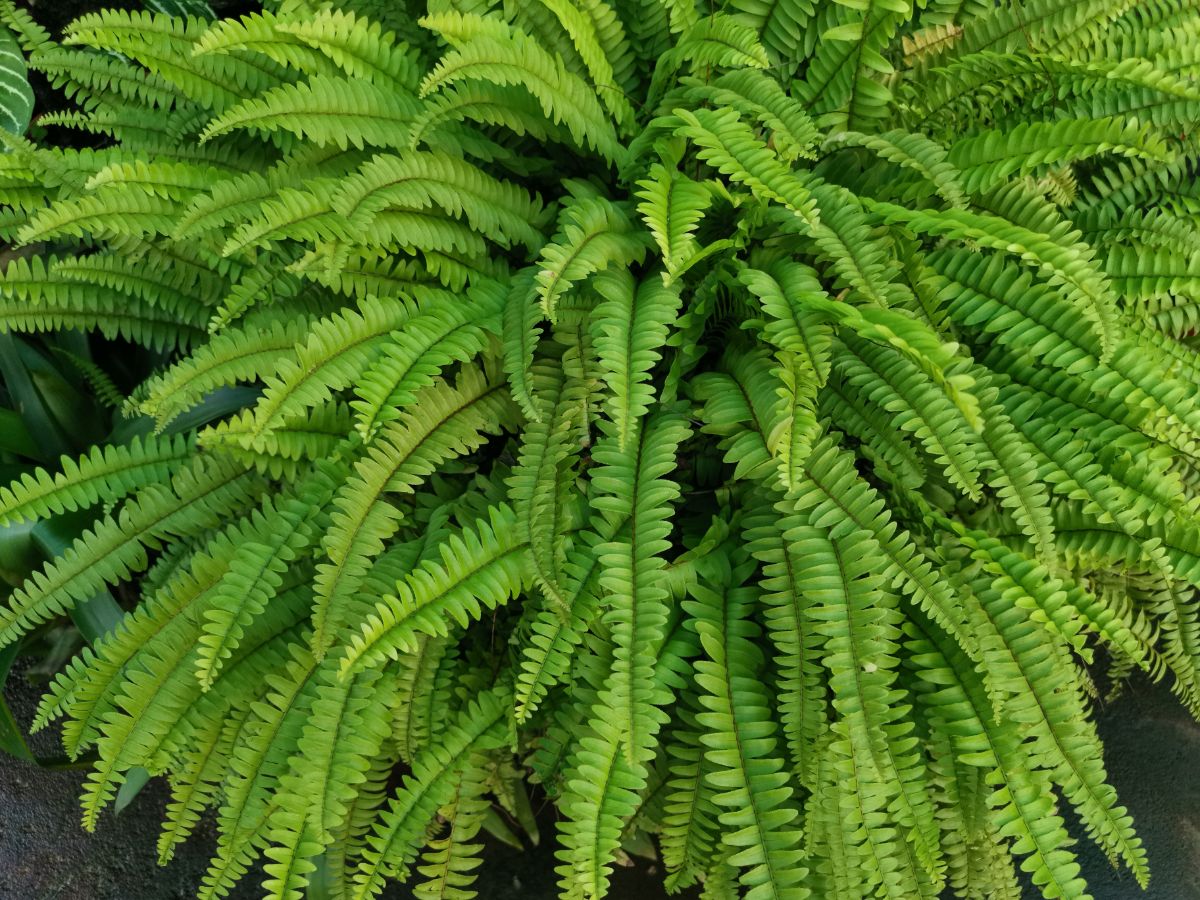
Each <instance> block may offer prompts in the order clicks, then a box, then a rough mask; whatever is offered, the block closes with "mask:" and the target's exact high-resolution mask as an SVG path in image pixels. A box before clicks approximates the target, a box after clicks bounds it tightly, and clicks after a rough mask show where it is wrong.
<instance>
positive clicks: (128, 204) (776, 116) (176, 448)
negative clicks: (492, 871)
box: [0, 0, 1200, 900]
mask: <svg viewBox="0 0 1200 900" xmlns="http://www.w3.org/2000/svg"><path fill="white" fill-rule="evenodd" d="M409 6H410V5H406V4H374V3H369V2H366V0H359V2H353V3H345V4H342V5H327V4H317V3H309V2H306V0H285V2H283V3H279V4H272V5H268V7H267V8H266V9H264V11H262V12H261V13H256V14H253V15H247V16H245V17H243V18H240V19H236V20H235V19H227V20H220V21H215V22H212V21H205V20H201V19H196V18H172V17H170V16H168V15H164V14H161V13H147V12H125V11H119V12H102V13H97V14H93V15H88V16H84V17H83V18H81V19H79V20H77V21H76V22H74V23H73V24H72V25H70V26H69V27H68V28H67V29H66V31H65V34H64V36H63V38H62V40H61V41H56V40H54V39H52V38H51V37H50V36H49V35H48V34H47V33H46V32H44V31H43V30H41V29H40V28H38V26H37V25H36V24H34V23H33V22H32V21H31V20H30V19H29V18H28V16H26V15H25V14H24V13H22V12H20V11H18V10H16V9H14V8H13V7H11V6H9V7H7V8H6V9H5V12H4V19H5V21H6V22H7V23H8V24H9V25H10V26H11V27H12V28H13V29H14V30H15V31H16V32H17V33H18V34H19V35H20V38H21V41H22V45H23V48H24V50H25V51H26V53H27V54H28V58H29V61H30V65H31V66H33V67H34V68H35V69H37V70H39V71H41V72H42V73H44V74H45V75H46V76H47V77H48V78H49V79H50V80H51V81H52V82H53V83H54V84H55V85H57V86H58V87H60V88H61V89H62V90H63V91H64V92H65V93H66V94H67V95H68V96H69V97H71V98H72V99H73V100H74V101H75V102H76V104H77V106H78V109H77V110H76V111H73V112H63V113H55V114H52V115H50V116H46V117H43V119H42V124H43V125H45V126H46V127H47V128H68V129H75V130H77V131H79V132H81V133H83V134H84V135H92V136H94V137H95V140H94V141H93V142H92V143H93V144H94V146H92V147H90V148H87V149H68V148H65V147H61V146H56V145H54V144H53V143H52V142H49V143H48V142H41V143H38V144H35V143H32V142H29V141H24V140H18V139H15V138H10V139H8V143H9V152H8V153H6V154H4V155H3V156H2V157H0V167H3V169H4V171H3V174H2V176H0V177H2V178H3V183H2V185H0V194H2V198H3V199H4V201H5V202H6V203H7V207H6V209H5V212H4V216H3V221H2V223H0V225H2V227H3V231H4V234H5V236H7V237H8V238H9V239H10V240H11V241H12V242H14V243H15V244H16V245H17V246H18V247H23V248H29V250H30V252H29V254H28V255H25V256H20V257H18V258H16V259H14V260H13V261H12V262H11V263H9V265H8V266H7V268H6V270H5V271H4V274H3V278H2V279H0V327H2V328H3V329H4V330H5V331H12V332H26V333H33V334H41V333H45V332H48V331H57V330H60V329H86V330H90V331H93V332H96V333H98V334H99V335H102V336H103V337H105V338H108V339H111V340H117V341H127V342H132V343H134V344H140V345H145V346H147V347H150V348H153V349H155V350H156V351H159V352H160V353H161V358H162V360H163V363H162V365H161V367H160V368H159V369H158V370H157V371H156V372H155V374H153V376H152V377H150V378H149V379H148V380H146V381H145V382H144V383H143V384H141V385H140V386H139V387H138V388H137V389H136V391H135V392H134V393H133V395H132V396H131V397H130V398H129V400H128V401H127V404H126V409H127V412H128V414H129V415H130V416H131V417H139V416H140V417H144V418H138V419H135V421H137V422H145V423H146V424H145V426H144V427H141V428H140V431H139V429H136V428H134V429H131V430H132V431H139V436H138V437H136V438H134V439H131V440H128V441H127V442H126V443H117V444H114V445H113V446H110V447H107V448H105V449H97V450H95V451H92V452H90V453H88V454H86V455H84V456H83V457H81V458H78V459H66V460H64V461H63V462H62V464H61V466H60V467H59V469H58V470H54V469H47V470H44V471H41V472H39V473H37V474H31V475H28V476H26V477H23V478H21V479H20V480H18V481H17V482H15V483H13V484H11V485H10V486H9V487H8V488H7V489H6V490H4V491H3V492H0V517H2V518H3V519H4V521H15V520H17V519H36V518H43V517H47V516H55V515H59V514H61V513H64V512H68V511H72V510H78V509H85V508H86V509H95V510H97V514H96V517H95V519H94V523H93V524H92V525H91V526H90V528H89V529H88V531H87V532H86V533H85V534H83V535H82V536H81V537H80V538H79V540H77V541H76V542H75V543H74V544H73V545H72V546H71V547H69V548H68V549H66V551H65V552H64V553H63V554H62V555H61V556H60V557H58V558H57V559H55V560H54V561H53V562H51V563H50V564H48V565H47V566H46V567H45V568H44V569H42V570H41V571H40V572H38V573H36V574H34V575H33V576H32V577H31V578H30V579H29V580H28V581H27V582H26V583H25V584H24V585H23V587H22V588H21V589H20V590H19V591H17V592H16V593H15V594H14V595H13V596H12V598H11V599H10V600H9V601H8V603H7V605H6V606H5V607H4V608H3V609H2V610H0V643H4V644H8V643H11V642H13V641H15V640H17V639H18V638H19V637H20V636H21V635H22V634H24V633H26V632H27V631H29V630H30V629H32V628H35V627H37V626H38V625H39V624H40V623H43V622H46V621H48V620H50V619H52V618H54V617H56V616H59V615H61V614H62V613H64V612H65V611H67V610H69V609H71V608H72V607H73V606H74V605H75V604H77V603H79V602H80V601H82V600H84V599H86V598H87V597H89V596H90V595H92V594H93V593H94V592H96V591H97V590H99V589H101V588H103V587H104V586H105V585H111V584H115V583H120V582H127V581H132V582H134V583H136V584H137V586H138V588H139V593H140V597H141V600H140V602H139V603H138V604H137V605H136V607H134V608H132V609H130V610H129V611H128V612H127V614H126V616H125V617H124V619H123V621H122V623H121V625H120V626H119V628H117V629H116V630H115V631H114V632H113V633H112V634H111V635H109V636H108V637H106V638H104V639H103V640H101V641H99V642H98V643H97V644H96V645H95V646H94V647H91V648H88V649H86V650H84V651H83V653H82V654H81V655H80V656H79V657H78V658H76V659H75V660H74V661H73V662H72V663H71V664H70V665H69V667H68V668H67V669H66V670H65V671H64V672H63V673H62V674H61V675H60V676H59V677H58V678H57V679H56V680H55V682H54V684H53V688H52V690H51V691H50V693H49V694H48V695H47V697H46V698H45V700H44V701H43V703H42V706H41V708H40V710H39V712H38V716H37V721H36V723H35V724H36V725H37V726H44V725H45V724H47V723H48V722H50V721H52V720H54V719H57V718H60V717H61V718H62V719H63V720H64V723H63V736H64V742H65V745H66V749H67V750H68V752H70V753H71V754H80V753H83V752H84V751H85V750H90V751H94V752H95V754H96V755H97V760H98V761H97V762H96V764H95V766H94V770H93V772H92V774H91V775H90V777H89V779H88V781H87V784H86V786H85V790H84V796H83V801H82V802H83V822H84V825H85V826H86V827H89V828H90V827H93V826H94V825H95V823H96V821H97V817H98V816H99V815H100V814H101V812H102V810H103V809H104V807H105V806H106V805H107V804H108V803H109V802H110V801H111V800H112V799H113V797H114V794H115V793H116V792H117V790H118V789H119V787H120V786H121V784H122V783H123V781H124V779H126V777H127V775H128V773H129V772H130V771H132V770H135V769H137V768H139V767H141V768H144V769H146V770H148V771H149V772H151V773H155V774H165V775H167V777H168V778H169V779H170V782H171V786H172V790H173V795H174V799H173V801H172V803H171V804H170V806H169V808H168V811H167V815H166V822H165V826H164V831H163V835H162V838H161V840H160V842H159V851H160V855H161V857H162V859H163V861H166V860H168V859H170V857H171V855H172V853H173V852H174V850H175V848H176V847H177V846H178V844H179V842H180V841H182V840H184V839H185V838H186V837H187V835H188V834H189V832H190V831H191V830H192V828H193V827H194V826H195V824H196V823H197V821H198V820H199V817H200V815H201V813H202V811H203V810H204V809H205V808H214V809H215V810H216V818H217V822H218V827H219V831H220V841H219V845H218V848H217V851H216V854H215V857H214V859H213V861H212V865H211V868H210V870H209V872H208V875H207V877H206V878H205V880H204V882H203V884H202V885H201V886H200V889H199V895H200V896H201V897H205V898H213V897H220V896H223V895H224V894H225V893H227V892H228V890H229V889H230V887H231V885H233V884H234V883H235V882H236V881H237V880H238V879H239V878H241V877H242V876H243V875H245V873H247V871H249V869H250V867H251V866H252V864H253V863H254V861H255V859H256V858H258V857H262V858H263V859H265V864H264V865H263V871H265V873H266V883H265V891H266V895H267V896H269V897H279V898H284V897H299V896H301V895H302V894H303V892H304V891H305V890H306V888H310V889H312V890H313V891H314V892H315V891H318V890H320V891H323V892H324V894H323V895H324V896H333V897H346V898H356V900H362V898H368V897H373V896H376V895H377V894H378V893H379V891H380V890H381V888H382V887H383V885H384V884H385V883H386V882H387V881H388V880H389V879H404V878H408V879H410V880H412V881H414V882H415V883H417V884H418V885H420V887H419V891H420V892H421V896H427V897H443V898H444V897H469V896H472V889H471V883H472V878H473V873H474V870H475V867H476V865H477V864H478V854H479V852H480V842H479V841H478V840H477V837H478V835H479V833H480V831H481V829H482V828H484V827H490V828H494V827H496V826H495V824H494V823H495V821H496V815H497V813H496V810H498V809H499V810H501V811H504V812H506V813H507V815H508V816H509V817H511V820H512V821H519V822H523V823H526V827H532V825H531V818H530V815H529V814H528V807H527V805H528V795H527V794H526V789H525V787H524V786H523V784H524V783H525V782H532V783H535V784H536V785H538V788H537V790H540V791H544V792H545V794H546V795H548V796H549V797H551V798H553V800H554V802H555V804H556V805H557V810H558V821H557V826H556V829H557V841H558V847H559V849H558V859H559V861H560V865H559V867H558V874H559V876H560V883H561V890H562V895H563V896H564V897H567V898H600V897H603V896H605V895H606V894H608V893H609V883H610V882H609V879H610V874H611V871H612V867H613V865H614V864H615V863H616V862H618V861H619V860H620V859H621V858H622V856H623V855H624V854H627V853H631V852H655V853H658V854H660V856H661V860H662V863H663V867H664V868H665V871H666V887H667V889H668V890H671V891H675V890H680V889H684V888H687V887H689V886H692V885H696V884H698V883H699V884H701V885H702V886H703V895H704V896H705V897H707V898H726V897H730V898H732V897H738V896H744V897H747V898H750V900H766V898H778V900H783V898H788V900H792V898H803V897H814V898H854V900H857V898H863V897H887V898H897V900H901V898H902V900H912V898H931V900H932V898H936V897H939V896H942V895H943V893H944V892H946V891H949V892H950V893H951V894H953V895H954V896H958V897H963V898H985V897H986V898H1004V897H1012V898H1016V897H1018V896H1019V895H1020V888H1019V886H1018V884H1019V883H1018V876H1017V873H1016V867H1017V866H1020V868H1021V869H1023V870H1024V871H1025V872H1027V873H1028V875H1029V877H1030V878H1031V879H1032V881H1033V883H1035V884H1036V885H1037V886H1038V887H1039V888H1040V889H1041V892H1042V893H1043V895H1044V896H1046V897H1050V898H1057V897H1066V898H1084V897H1087V896H1088V889H1087V887H1086V885H1085V884H1084V881H1083V880H1082V879H1081V877H1080V874H1079V873H1080V869H1079V866H1078V864H1077V863H1076V861H1075V857H1074V855H1073V851H1072V849H1071V840H1070V839H1069V838H1068V835H1067V832H1066V829H1065V826H1064V819H1063V815H1062V814H1061V812H1060V809H1059V807H1060V805H1062V804H1067V805H1069V806H1070V807H1072V809H1073V810H1074V814H1075V815H1076V816H1077V817H1078V819H1079V820H1080V821H1081V822H1082V824H1083V828H1084V830H1085V831H1086V833H1087V836H1088V837H1089V838H1090V839H1091V840H1093V841H1095V842H1096V843H1097V844H1098V845H1099V846H1100V847H1101V848H1102V849H1103V851H1104V852H1105V853H1106V854H1107V855H1108V856H1109V857H1110V858H1111V859H1112V860H1113V861H1114V863H1118V864H1120V865H1123V866H1126V867H1128V868H1129V869H1130V870H1131V871H1132V872H1133V874H1134V876H1135V877H1136V878H1137V880H1138V881H1139V882H1140V883H1142V884H1145V883H1146V879H1147V877H1148V868H1147V860H1146V854H1145V851H1144V849H1143V847H1142V845H1141V843H1140V841H1139V839H1138V837H1137V836H1136V834H1135V832H1134V830H1133V825H1132V822H1131V820H1130V817H1129V815H1128V813H1127V812H1126V810H1125V809H1124V808H1123V807H1122V806H1121V805H1120V802H1119V800H1118V798H1117V797H1116V795H1115V792H1114V791H1113V789H1112V787H1111V786H1110V785H1109V784H1108V782H1107V778H1106V774H1105V770H1104V763H1103V759H1102V748H1101V745H1100V742H1099V740H1098V737H1097V734H1096V731H1095V727H1094V725H1093V723H1092V719H1091V716H1090V713H1091V707H1092V706H1093V704H1094V703H1095V699H1096V697H1097V691H1098V688H1097V686H1096V684H1095V682H1094V681H1093V674H1094V673H1096V672H1097V671H1099V668H1098V667H1099V665H1100V664H1101V663H1104V664H1106V665H1107V666H1108V670H1109V672H1110V674H1111V675H1112V676H1113V678H1114V679H1115V680H1116V682H1117V683H1119V681H1120V680H1121V679H1122V678H1123V677H1125V676H1126V675H1127V674H1128V673H1130V672H1132V671H1134V670H1136V669H1142V670H1145V671H1146V672H1148V673H1150V674H1151V675H1152V676H1154V677H1163V678H1168V679H1170V681H1171V683H1172V685H1173V686H1174V689H1175V691H1176V692H1177V694H1178V695H1179V697H1180V699H1181V700H1182V702H1184V703H1186V704H1187V705H1188V707H1189V708H1190V709H1192V710H1193V711H1200V670H1198V666H1200V620H1198V618H1197V606H1196V587H1197V586H1200V518H1198V506H1200V469H1198V467H1197V458H1198V457H1197V449H1196V448H1197V441H1198V440H1200V409H1198V408H1197V404H1196V401H1195V399H1194V398H1195V396H1196V389H1197V387H1198V386H1200V360H1198V359H1197V357H1196V356H1195V355H1194V354H1193V350H1192V347H1191V344H1192V343H1193V339H1192V336H1193V334H1194V331H1195V328H1196V325H1197V319H1198V314H1197V309H1198V308H1200V307H1198V306H1197V297H1198V296H1200V295H1198V292H1200V282H1198V280H1197V272H1200V220H1198V216H1200V194H1198V193H1197V187H1196V180H1195V177H1194V176H1195V173H1196V168H1197V159H1198V156H1197V147H1196V144H1195V142H1194V140H1193V137H1192V134H1193V131H1194V126H1195V124H1196V121H1197V118H1198V117H1200V87H1197V84H1196V76H1197V74H1198V67H1200V60H1198V58H1197V56H1196V53H1197V51H1196V49H1195V48H1196V46H1197V42H1196V33H1197V30H1198V29H1200V20H1198V19H1197V17H1196V15H1195V13H1194V11H1193V10H1192V9H1191V7H1190V6H1189V5H1187V4H1184V3H1182V2H1175V0H1161V2H1156V3H1153V4H1139V3H1131V2H1117V3H1114V2H1111V0H1028V2H1009V0H1006V2H1003V3H999V4H991V3H978V2H971V3H957V2H952V0H931V2H929V3H926V4H920V5H918V6H916V7H914V6H913V5H912V4H910V3H908V2H906V0H862V2H854V3H850V2H830V0H822V2H818V3H811V2H789V0H780V2H759V0H733V2H729V3H726V4H709V3H704V4H697V5H693V4H690V3H687V2H681V0H539V2H499V0H496V2H490V0H478V2H466V0H457V2H449V0H443V2H431V3H429V4H428V8H427V9H423V10H421V11H419V12H417V11H412V10H410V9H409ZM234 385H244V386H247V387H249V388H251V389H252V390H249V391H246V392H245V393H243V394H240V395H238V396H241V397H244V398H246V399H245V400H244V402H243V405H242V406H241V407H240V408H239V409H238V410H236V411H235V412H233V413H231V414H228V415H225V416H224V417H223V418H221V419H220V420H218V421H216V422H211V423H202V424H201V425H199V426H197V424H196V419H195V418H194V417H193V418H189V411H190V410H193V408H194V407H195V406H196V405H197V404H198V403H201V402H203V401H204V399H205V398H206V397H208V396H209V395H210V394H211V393H212V392H213V391H215V390H218V389H221V388H227V387H229V386H234ZM489 823H491V824H489ZM648 838H649V839H650V840H648ZM648 848H655V849H653V850H648Z"/></svg>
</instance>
